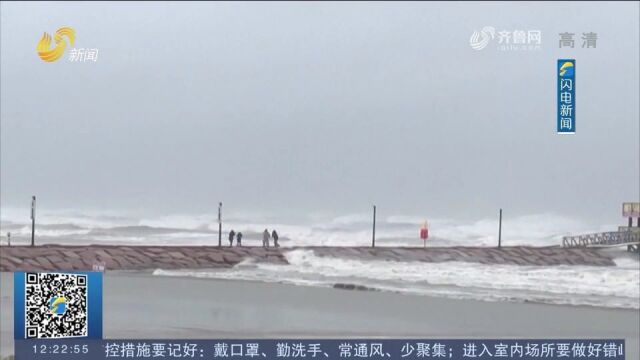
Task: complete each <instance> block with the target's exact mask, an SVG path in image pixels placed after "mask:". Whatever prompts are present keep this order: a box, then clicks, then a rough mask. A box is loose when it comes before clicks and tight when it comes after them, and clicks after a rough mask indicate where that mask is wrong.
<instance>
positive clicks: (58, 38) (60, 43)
mask: <svg viewBox="0 0 640 360" xmlns="http://www.w3.org/2000/svg"><path fill="white" fill-rule="evenodd" d="M65 39H66V40H65ZM53 40H54V41H55V45H54V47H53V48H51V35H49V34H48V33H46V32H45V33H44V34H43V35H42V38H41V39H40V41H39V42H38V46H37V47H36V50H37V51H38V56H40V59H42V60H43V61H46V62H54V61H56V60H58V59H60V58H61V57H62V55H63V54H64V50H65V49H66V47H67V41H68V42H69V45H71V46H73V44H74V43H75V41H76V32H75V30H73V29H72V28H70V27H61V28H60V29H58V30H57V31H56V33H55V34H54V37H53Z"/></svg>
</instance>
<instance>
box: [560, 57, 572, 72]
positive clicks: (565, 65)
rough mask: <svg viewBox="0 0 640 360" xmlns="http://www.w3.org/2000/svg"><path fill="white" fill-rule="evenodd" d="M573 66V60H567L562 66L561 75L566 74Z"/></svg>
mask: <svg viewBox="0 0 640 360" xmlns="http://www.w3.org/2000/svg"><path fill="white" fill-rule="evenodd" d="M571 67H573V63H572V62H571V61H565V62H564V63H563V64H562V66H560V76H564V74H565V73H566V72H567V70H568V69H569V68H571Z"/></svg>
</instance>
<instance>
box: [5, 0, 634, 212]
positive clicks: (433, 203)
mask: <svg viewBox="0 0 640 360" xmlns="http://www.w3.org/2000/svg"><path fill="white" fill-rule="evenodd" d="M638 18H639V6H638V3H637V2H629V3H566V4H562V3H555V2H553V3H551V2H550V3H529V4H527V3H484V4H483V3H416V2H411V3H380V2H376V3H363V2H359V3H317V2H314V3H293V2H286V3H201V2H198V3H167V2H163V3H138V4H136V3H115V2H114V3H102V4H95V3H91V4H88V3H85V4H78V3H70V2H68V3H31V4H29V3H17V2H16V3H6V2H3V3H2V5H1V24H2V25H1V30H2V34H1V38H0V40H1V55H2V56H1V70H2V74H1V75H2V78H1V79H2V81H1V90H2V93H1V98H0V100H1V113H0V114H1V141H2V142H1V170H2V174H1V179H0V180H1V185H2V186H1V197H2V205H3V206H25V205H28V203H29V198H30V196H31V195H32V194H37V195H38V196H39V199H40V203H41V204H46V206H48V207H63V208H94V209H101V208H104V209H136V210H143V211H149V212H169V213H170V212H202V211H215V207H216V205H215V204H216V203H217V201H218V200H219V199H221V200H223V201H224V202H225V206H227V207H230V208H232V209H235V210H242V209H246V210H247V211H265V212H280V213H287V212H288V213H294V212H305V211H329V212H336V213H340V212H351V211H362V210H364V211H367V210H368V209H369V207H370V205H371V204H372V203H374V202H375V203H377V204H378V205H379V206H380V207H381V208H383V209H385V211H386V212H388V213H397V214H401V213H404V214H411V213H429V214H433V215H437V216H454V217H456V216H457V217H470V216H471V217H478V216H480V217H482V216H493V215H494V214H495V213H496V211H497V208H499V207H503V208H505V209H506V210H505V211H509V213H510V214H532V213H541V212H557V213H561V214H568V215H576V216H581V217H586V218H590V219H599V220H602V219H603V218H606V219H611V218H613V219H616V220H617V219H619V216H620V215H619V214H620V208H621V202H623V201H630V200H636V201H638V198H639V197H640V193H639V191H640V190H639V186H640V185H639V183H640V169H639V162H640V155H639V149H640V143H639V142H640V127H639V124H640V121H639V104H638V98H639V96H640V94H639V92H638V89H639V86H640V83H639V71H638V64H639V63H640V59H639V56H638V50H639V45H638V44H639V41H640V39H639V36H638V31H639V30H638V29H639V22H638ZM487 25H490V26H493V27H495V28H496V29H497V30H503V29H504V30H511V31H512V30H541V31H542V50H540V51H500V50H498V49H497V48H496V40H494V41H493V42H492V43H490V44H489V46H487V48H485V49H483V50H481V51H476V50H473V49H471V47H470V46H469V38H470V36H471V34H472V32H473V30H475V29H477V30H479V29H481V28H482V27H483V26H487ZM61 26H71V27H73V28H74V29H75V30H76V44H75V47H76V48H98V49H99V57H98V61H97V62H95V63H94V62H85V63H73V62H69V61H68V58H67V56H68V53H69V51H68V50H67V53H66V54H65V57H63V58H62V59H60V60H59V61H57V62H54V63H45V62H43V61H41V60H40V59H39V58H38V56H37V54H36V51H35V48H36V43H37V42H38V40H39V39H40V37H41V36H42V33H43V32H48V33H50V34H53V32H55V30H56V29H58V28H59V27H61ZM565 31H569V32H573V33H576V34H577V35H576V48H574V49H570V48H569V49H567V48H564V49H559V48H558V33H559V32H565ZM583 32H596V33H597V34H598V37H599V39H598V42H597V48H595V49H593V48H592V49H584V48H581V43H582V41H581V40H580V36H581V34H582V33H583ZM558 58H575V59H576V99H577V100H576V108H577V121H576V122H577V134H576V135H574V136H561V135H557V134H556V132H555V123H556V74H555V71H556V70H555V68H556V61H557V59H558ZM620 222H623V220H622V219H620Z"/></svg>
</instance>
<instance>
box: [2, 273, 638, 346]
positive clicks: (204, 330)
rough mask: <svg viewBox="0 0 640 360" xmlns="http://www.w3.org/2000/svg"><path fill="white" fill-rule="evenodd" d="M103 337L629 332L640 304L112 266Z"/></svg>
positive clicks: (8, 286) (631, 340)
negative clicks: (537, 300) (437, 294)
mask: <svg viewBox="0 0 640 360" xmlns="http://www.w3.org/2000/svg"><path fill="white" fill-rule="evenodd" d="M0 280H1V282H0V292H1V300H0V301H1V304H0V306H1V310H2V314H1V316H0V332H1V334H2V335H1V339H0V340H1V342H0V346H1V351H0V354H1V355H2V356H4V355H7V354H11V353H12V352H13V327H12V326H13V276H12V274H11V273H6V272H4V273H2V274H1V277H0ZM103 310H104V312H103V313H104V337H105V338H225V337H226V338H251V337H252V338H273V337H290V338H293V337H307V338H312V337H327V338H332V337H333V338H336V337H356V336H357V337H412V338H429V337H432V338H438V337H439V338H453V337H457V338H461V337H465V338H472V337H478V338H500V337H502V338H589V337H590V338H625V339H626V341H627V357H626V358H627V359H638V358H640V357H639V356H640V350H639V338H640V329H639V326H638V324H639V323H640V311H638V310H629V309H607V308H595V307H574V306H564V305H544V304H531V303H524V304H522V303H510V302H481V301H472V300H452V299H444V298H432V297H425V296H415V295H403V294H396V293H385V292H371V291H349V290H339V289H331V288H316V287H302V286H292V285H282V284H267V283H257V282H248V281H224V280H212V279H192V278H174V277H157V276H152V275H150V274H148V273H130V272H129V273H117V272H110V273H107V274H106V275H105V280H104V309H103Z"/></svg>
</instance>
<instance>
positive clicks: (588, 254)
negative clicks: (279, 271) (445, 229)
mask: <svg viewBox="0 0 640 360" xmlns="http://www.w3.org/2000/svg"><path fill="white" fill-rule="evenodd" d="M296 249H304V250H312V251H314V253H315V254H316V255H317V256H325V257H338V258H350V259H363V260H386V261H418V262H444V261H466V262H475V263H482V264H512V265H533V266H553V265H593V266H613V265H615V263H614V262H613V260H612V259H611V258H610V257H609V256H608V255H607V253H606V252H604V251H601V250H599V249H592V248H562V247H524V246H514V247H502V248H500V249H498V248H490V247H439V248H436V247H433V248H429V247H427V248H421V247H417V248H409V247H377V248H370V247H287V248H277V249H276V248H269V249H263V248H261V247H233V248H229V247H215V246H117V245H112V246H110V245H89V246H68V245H64V246H63V245H43V246H36V247H29V246H11V247H7V246H3V247H1V248H0V271H36V270H40V271H42V270H45V271H55V270H92V269H94V266H95V265H96V264H101V265H104V266H105V269H106V270H150V269H198V268H228V267H232V266H234V265H236V264H238V263H240V262H241V261H243V260H244V259H248V258H253V259H255V261H258V262H269V263H276V264H287V259H286V257H285V256H284V254H285V253H286V252H288V251H292V250H296Z"/></svg>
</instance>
